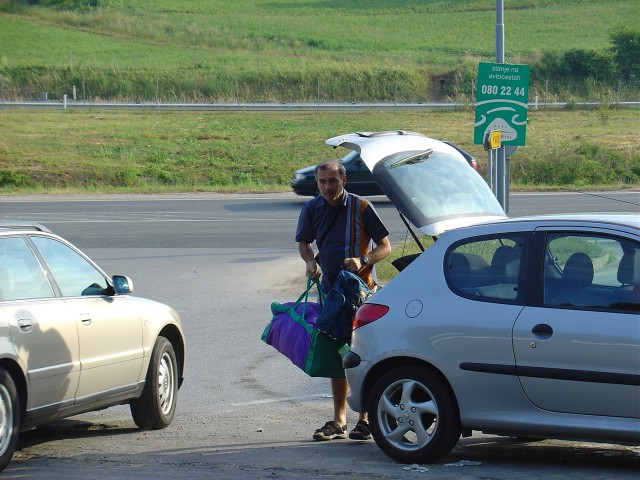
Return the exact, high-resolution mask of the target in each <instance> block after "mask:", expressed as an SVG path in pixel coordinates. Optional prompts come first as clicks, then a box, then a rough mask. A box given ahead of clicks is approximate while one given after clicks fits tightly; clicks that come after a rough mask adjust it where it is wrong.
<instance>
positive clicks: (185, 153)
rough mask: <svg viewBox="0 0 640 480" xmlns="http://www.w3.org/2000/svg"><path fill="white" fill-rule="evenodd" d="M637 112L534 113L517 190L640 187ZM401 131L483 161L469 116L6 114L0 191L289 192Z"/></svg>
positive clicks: (0, 121) (517, 160) (514, 165)
mask: <svg viewBox="0 0 640 480" xmlns="http://www.w3.org/2000/svg"><path fill="white" fill-rule="evenodd" d="M639 124H640V110H638V109H621V110H615V109H614V110H612V111H611V112H610V115H609V116H608V117H607V119H606V121H605V120H603V118H602V116H601V115H600V114H599V112H598V111H597V110H570V111H563V110H561V111H551V110H539V111H530V112H529V124H528V127H527V146H526V147H520V148H519V149H518V151H517V152H516V154H515V155H514V157H513V159H512V162H511V186H512V188H514V189H548V188H561V187H562V188H585V187H588V188H621V187H633V186H635V187H637V186H639V185H640V130H639V129H638V125H639ZM393 129H405V130H415V131H418V132H422V133H425V134H427V135H429V136H432V137H435V138H441V139H448V140H451V141H453V142H455V143H457V144H459V145H460V146H461V147H463V148H465V149H467V150H468V151H470V152H471V153H472V154H474V155H475V156H476V158H477V159H478V163H479V166H480V171H481V173H482V174H485V173H486V172H485V170H486V163H487V162H486V159H487V154H486V152H485V151H484V150H483V149H482V147H481V146H479V145H474V144H473V112H472V111H471V110H465V111H436V112H434V111H424V112H418V111H413V112H410V111H393V110H390V111H354V112H224V113H221V112H149V111H139V112H130V111H91V110H86V111H84V110H68V111H62V110H59V111H29V110H27V111H25V110H13V109H5V110H0V131H2V132H3V134H2V136H0V165H1V166H2V167H1V168H0V192H2V193H18V192H35V191H48V192H70V191H94V192H167V191H173V192H181V191H182V192H184V191H187V192H188V191H217V192H229V191H252V192H267V191H287V190H289V186H288V182H289V179H290V178H291V174H292V172H293V171H294V170H296V169H298V168H301V167H304V166H308V165H312V164H315V163H317V162H318V161H319V160H321V159H325V158H335V157H338V156H342V155H344V154H345V153H346V150H344V149H338V150H332V149H331V148H330V147H328V146H327V145H325V144H324V140H325V139H327V138H329V137H332V136H335V135H339V134H341V133H349V132H354V131H376V130H393Z"/></svg>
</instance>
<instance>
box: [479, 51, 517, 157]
mask: <svg viewBox="0 0 640 480" xmlns="http://www.w3.org/2000/svg"><path fill="white" fill-rule="evenodd" d="M528 101H529V65H512V64H508V63H480V64H479V65H478V90H477V93H476V117H475V127H474V129H473V143H476V144H482V143H483V142H484V139H485V135H486V134H487V133H489V132H491V131H493V130H499V131H500V133H501V137H502V145H524V144H525V138H526V132H527V103H528Z"/></svg>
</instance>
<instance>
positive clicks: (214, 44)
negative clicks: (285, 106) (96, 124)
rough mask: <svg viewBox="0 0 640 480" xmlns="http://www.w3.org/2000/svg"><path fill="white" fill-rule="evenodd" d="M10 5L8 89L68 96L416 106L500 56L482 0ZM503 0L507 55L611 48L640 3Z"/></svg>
mask: <svg viewBox="0 0 640 480" xmlns="http://www.w3.org/2000/svg"><path fill="white" fill-rule="evenodd" d="M9 3H10V2H9V1H8V0H0V8H2V7H3V6H4V8H5V10H7V12H12V13H7V12H4V13H0V81H1V82H2V85H1V88H2V89H4V90H5V91H6V92H11V94H12V95H23V96H27V97H29V96H34V95H39V94H40V93H41V92H43V91H46V92H48V93H49V94H50V98H60V97H61V96H62V93H64V92H67V93H68V92H69V91H70V89H71V87H72V85H73V84H75V85H77V86H79V85H80V83H81V82H82V81H83V80H85V83H86V86H87V94H88V95H89V96H90V97H91V98H95V97H101V98H140V99H152V98H154V97H155V86H156V81H157V80H159V83H160V91H161V98H164V99H167V100H169V99H185V100H199V99H203V98H207V99H217V100H221V101H229V100H234V99H235V95H236V90H235V82H236V81H238V82H239V86H240V90H241V92H240V94H241V96H242V98H243V99H244V100H245V101H251V100H255V99H256V98H259V99H262V100H290V99H292V98H294V97H295V98H296V99H298V100H309V99H314V98H315V95H316V87H317V82H318V80H320V82H321V85H322V89H323V94H324V95H326V96H328V99H331V100H337V101H339V100H358V99H367V98H378V99H381V100H388V99H390V98H393V97H394V96H395V95H397V96H398V98H399V99H400V100H407V101H409V100H411V101H420V100H424V99H426V98H429V97H433V95H435V94H436V93H437V92H434V88H435V89H436V90H437V88H436V87H437V82H435V86H434V81H433V79H432V76H434V75H436V76H437V75H444V74H451V75H453V74H454V72H456V71H458V70H459V69H462V70H463V71H465V72H472V73H473V72H474V71H475V65H476V64H477V62H478V61H493V60H494V58H495V52H494V48H495V47H494V45H495V2H492V1H487V0H457V1H453V0H452V1H448V2H443V1H441V0H438V1H436V0H421V1H417V0H415V1H414V0H360V1H353V0H352V1H347V0H345V1H324V2H317V0H282V1H279V2H272V1H270V0H234V1H220V0H218V1H215V0H206V1H205V0H192V1H188V2H187V1H169V0H151V1H144V2H133V1H125V0H122V1H116V2H112V3H113V4H114V5H115V6H113V7H110V8H106V9H98V10H96V11H90V12H74V11H55V10H51V9H44V8H37V7H30V8H24V9H21V10H15V9H13V10H12V9H8V8H7V7H6V5H7V4H9ZM505 3H506V5H505V45H506V61H507V62H508V63H532V62H535V61H536V60H538V59H539V58H540V55H541V52H564V51H566V50H568V49H600V50H602V49H607V48H610V46H611V44H610V35H611V33H612V31H613V30H614V29H616V28H618V27H620V26H621V25H629V24H630V23H632V22H633V20H630V19H637V18H640V3H638V2H637V1H636V0H619V1H617V2H615V8H612V4H611V2H610V1H609V2H602V1H601V0H567V1H561V0H511V1H509V2H505ZM636 23H637V22H636ZM586 32H588V35H587V34H586ZM449 80H451V81H452V79H449ZM396 82H398V87H397V93H396ZM109 87H111V88H109ZM535 88H536V86H535V85H532V91H533V90H534V89H535ZM537 88H538V89H539V90H540V91H542V90H543V89H548V88H549V87H548V85H543V84H542V83H541V84H540V85H538V86H537ZM551 88H553V85H552V86H551ZM345 90H346V91H345ZM462 93H464V94H469V92H462ZM456 94H461V92H455V91H447V95H450V96H453V95H456Z"/></svg>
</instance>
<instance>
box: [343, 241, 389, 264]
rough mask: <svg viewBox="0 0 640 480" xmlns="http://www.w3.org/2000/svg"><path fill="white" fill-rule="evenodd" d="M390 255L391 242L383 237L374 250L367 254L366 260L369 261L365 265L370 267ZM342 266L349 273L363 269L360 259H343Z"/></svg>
mask: <svg viewBox="0 0 640 480" xmlns="http://www.w3.org/2000/svg"><path fill="white" fill-rule="evenodd" d="M390 253H391V242H390V241H389V237H384V238H383V239H382V240H380V242H379V243H378V244H377V245H376V248H374V249H373V250H371V251H370V252H369V253H368V254H367V258H368V260H369V261H368V263H367V265H371V266H373V265H375V264H376V263H378V262H379V261H381V260H384V259H385V258H387V257H388V256H389V254H390ZM344 266H345V267H346V269H347V270H349V271H350V272H357V271H358V270H360V269H361V268H362V267H363V265H362V260H361V258H345V259H344Z"/></svg>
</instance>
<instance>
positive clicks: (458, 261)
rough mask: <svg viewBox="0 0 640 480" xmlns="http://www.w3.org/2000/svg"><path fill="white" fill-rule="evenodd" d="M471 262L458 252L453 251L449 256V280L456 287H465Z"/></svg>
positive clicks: (468, 281) (468, 279)
mask: <svg viewBox="0 0 640 480" xmlns="http://www.w3.org/2000/svg"><path fill="white" fill-rule="evenodd" d="M470 275H471V263H469V259H468V258H467V257H466V256H465V255H464V254H462V253H460V252H453V253H452V254H451V256H450V257H449V280H450V281H451V283H452V284H453V285H454V286H455V287H457V288H462V289H464V288H466V287H468V286H469V283H470V278H469V277H470Z"/></svg>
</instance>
